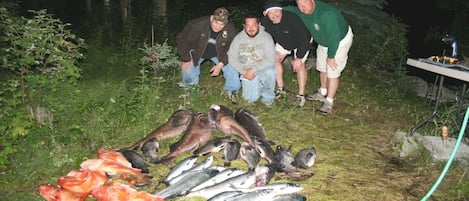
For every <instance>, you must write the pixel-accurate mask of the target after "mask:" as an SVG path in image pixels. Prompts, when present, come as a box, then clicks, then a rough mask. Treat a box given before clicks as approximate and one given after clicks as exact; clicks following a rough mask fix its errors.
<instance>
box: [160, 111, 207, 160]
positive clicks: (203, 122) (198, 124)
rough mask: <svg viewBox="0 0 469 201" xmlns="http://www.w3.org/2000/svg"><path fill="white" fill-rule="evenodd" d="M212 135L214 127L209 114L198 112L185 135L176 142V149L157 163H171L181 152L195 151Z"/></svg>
mask: <svg viewBox="0 0 469 201" xmlns="http://www.w3.org/2000/svg"><path fill="white" fill-rule="evenodd" d="M211 137H212V127H211V125H210V122H209V119H208V116H207V114H205V113H202V112H198V113H197V114H196V115H195V116H194V118H193V120H192V123H191V124H190V125H189V128H188V129H187V131H186V133H185V134H184V136H182V138H181V139H179V141H178V142H177V143H176V145H175V146H174V149H173V150H171V152H170V153H169V154H167V155H166V156H164V157H163V158H162V159H161V160H159V161H157V163H162V164H169V163H170V162H172V161H173V160H174V159H175V158H176V157H177V156H178V155H179V154H181V153H184V152H187V151H195V150H197V149H198V148H199V147H201V146H203V145H204V144H205V143H207V141H208V140H209V139H210V138H211Z"/></svg>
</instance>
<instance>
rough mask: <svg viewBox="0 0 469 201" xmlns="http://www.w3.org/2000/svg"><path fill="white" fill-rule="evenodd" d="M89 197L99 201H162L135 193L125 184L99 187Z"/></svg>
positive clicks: (149, 195)
mask: <svg viewBox="0 0 469 201" xmlns="http://www.w3.org/2000/svg"><path fill="white" fill-rule="evenodd" d="M91 195H93V197H95V198H96V199H98V200H99V201H140V200H141V201H163V198H162V197H160V196H157V195H153V194H149V193H147V192H145V191H137V190H136V189H133V188H131V187H130V186H128V185H125V184H117V185H111V186H101V187H98V188H96V189H94V190H93V191H92V192H91Z"/></svg>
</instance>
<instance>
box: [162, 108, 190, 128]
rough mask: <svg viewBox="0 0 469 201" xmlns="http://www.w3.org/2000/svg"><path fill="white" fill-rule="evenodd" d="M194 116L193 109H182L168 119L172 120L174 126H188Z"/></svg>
mask: <svg viewBox="0 0 469 201" xmlns="http://www.w3.org/2000/svg"><path fill="white" fill-rule="evenodd" d="M193 116H194V112H193V111H192V110H190V109H180V110H177V111H176V112H174V113H173V115H172V116H171V117H170V118H169V120H168V121H170V122H171V126H172V127H174V128H176V127H180V126H188V125H189V124H190V123H191V121H192V118H193Z"/></svg>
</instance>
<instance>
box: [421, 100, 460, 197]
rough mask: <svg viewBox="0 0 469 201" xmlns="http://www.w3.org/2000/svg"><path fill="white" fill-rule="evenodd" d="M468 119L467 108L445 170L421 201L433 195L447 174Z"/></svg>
mask: <svg viewBox="0 0 469 201" xmlns="http://www.w3.org/2000/svg"><path fill="white" fill-rule="evenodd" d="M468 118H469V107H468V108H467V110H466V115H465V116H464V121H463V123H462V126H461V130H460V131H459V136H458V140H457V141H456V144H455V145H454V149H453V152H451V156H450V157H449V159H448V162H446V165H445V168H444V169H443V171H442V172H441V174H440V177H438V180H436V182H435V184H433V187H432V188H431V189H430V191H428V193H427V194H426V195H425V196H424V197H423V198H422V199H421V201H425V200H427V199H428V198H429V197H430V196H431V195H432V193H433V191H435V190H436V188H438V185H440V183H441V181H442V180H443V178H444V177H445V175H446V172H448V169H449V167H450V166H451V163H452V162H453V159H454V156H455V155H456V152H457V151H458V148H459V144H460V143H461V140H462V137H463V136H464V131H465V130H466V125H467V119H468Z"/></svg>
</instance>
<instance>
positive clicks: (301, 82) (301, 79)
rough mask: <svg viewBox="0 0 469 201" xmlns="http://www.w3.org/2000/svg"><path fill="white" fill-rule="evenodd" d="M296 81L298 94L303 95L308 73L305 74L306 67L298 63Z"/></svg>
mask: <svg viewBox="0 0 469 201" xmlns="http://www.w3.org/2000/svg"><path fill="white" fill-rule="evenodd" d="M297 69H298V70H297V72H296V79H297V80H298V94H299V95H305V88H306V80H307V78H308V73H307V72H306V67H305V64H304V63H303V62H300V66H299V68H297Z"/></svg>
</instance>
